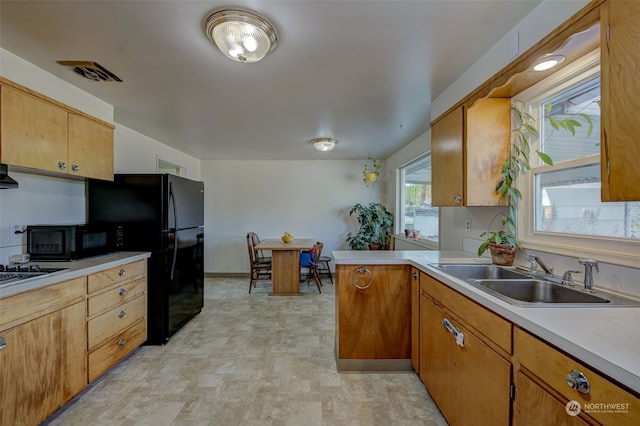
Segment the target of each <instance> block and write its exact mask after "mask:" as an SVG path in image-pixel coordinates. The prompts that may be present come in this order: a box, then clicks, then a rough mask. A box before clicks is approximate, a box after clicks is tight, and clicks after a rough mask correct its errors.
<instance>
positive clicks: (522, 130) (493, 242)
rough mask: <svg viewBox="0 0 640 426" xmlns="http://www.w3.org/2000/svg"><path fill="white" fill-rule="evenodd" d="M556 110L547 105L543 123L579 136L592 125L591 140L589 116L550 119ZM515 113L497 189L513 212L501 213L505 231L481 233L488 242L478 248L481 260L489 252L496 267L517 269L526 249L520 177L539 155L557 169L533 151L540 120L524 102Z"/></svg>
mask: <svg viewBox="0 0 640 426" xmlns="http://www.w3.org/2000/svg"><path fill="white" fill-rule="evenodd" d="M552 106H553V105H552V104H551V103H550V102H549V103H547V104H546V105H545V111H544V115H543V117H542V119H547V120H548V121H549V124H550V125H551V126H552V127H553V129H554V130H566V131H569V132H570V133H571V134H572V135H575V128H576V127H582V125H583V123H584V124H586V125H588V129H587V137H589V136H590V135H591V132H592V131H593V123H592V121H591V117H589V116H588V115H587V114H583V113H581V112H578V113H576V114H574V115H573V116H571V117H569V118H565V119H557V118H554V117H552V116H551V115H549V113H550V112H551V108H552ZM511 111H512V118H513V119H514V120H515V123H516V126H515V128H514V130H513V132H512V139H511V155H510V156H509V158H507V160H506V161H505V162H504V164H503V165H502V169H501V173H500V174H501V177H500V179H499V180H498V183H497V184H496V188H495V191H496V193H498V194H500V196H501V197H502V198H507V199H508V206H509V209H508V211H507V212H502V213H499V215H501V216H502V227H503V229H501V230H499V231H489V230H487V231H485V232H483V233H481V234H480V237H486V238H485V240H484V241H483V243H482V244H481V245H480V246H479V247H478V256H482V255H483V254H484V252H485V251H486V250H487V249H489V251H490V252H491V257H492V260H493V263H494V264H496V265H503V266H511V265H513V260H514V258H515V254H516V251H517V250H518V249H521V248H522V246H521V244H520V241H518V239H517V238H516V237H515V235H516V215H517V210H518V202H519V201H520V200H521V199H522V193H521V192H520V191H519V190H518V188H517V187H516V181H517V179H518V177H520V175H524V174H526V173H527V172H528V171H529V170H530V169H531V156H532V155H533V154H536V155H537V156H538V157H539V158H540V159H541V160H542V162H544V163H545V164H548V165H550V166H551V165H553V160H552V159H551V157H550V156H549V155H548V154H545V153H544V152H542V151H540V150H538V149H536V150H535V151H533V152H532V151H531V142H532V141H533V140H534V139H537V138H538V135H539V132H538V130H537V129H536V128H535V127H534V126H533V124H534V122H535V121H536V119H535V118H534V117H533V116H531V115H530V114H529V113H527V112H526V111H524V109H523V104H522V103H521V102H516V103H514V104H513V105H512V107H511ZM494 219H495V218H494ZM492 223H493V220H492V221H491V223H490V224H489V229H490V228H491V224H492Z"/></svg>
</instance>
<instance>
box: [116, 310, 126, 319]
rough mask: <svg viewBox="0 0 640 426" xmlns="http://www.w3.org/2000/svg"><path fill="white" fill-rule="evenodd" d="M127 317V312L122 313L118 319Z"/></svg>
mask: <svg viewBox="0 0 640 426" xmlns="http://www.w3.org/2000/svg"><path fill="white" fill-rule="evenodd" d="M126 316H127V313H126V312H125V311H120V313H119V314H118V318H124V317H126Z"/></svg>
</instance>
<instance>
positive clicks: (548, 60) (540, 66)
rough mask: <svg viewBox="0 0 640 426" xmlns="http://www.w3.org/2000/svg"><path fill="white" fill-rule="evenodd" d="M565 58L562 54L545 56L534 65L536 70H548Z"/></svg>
mask: <svg viewBox="0 0 640 426" xmlns="http://www.w3.org/2000/svg"><path fill="white" fill-rule="evenodd" d="M564 60H565V57H564V56H562V55H552V56H543V57H542V58H540V59H538V61H537V62H536V63H535V64H534V65H533V70H534V71H546V70H548V69H551V68H553V67H555V66H556V65H558V64H559V63H561V62H562V61H564Z"/></svg>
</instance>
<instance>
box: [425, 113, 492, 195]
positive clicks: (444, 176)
mask: <svg viewBox="0 0 640 426" xmlns="http://www.w3.org/2000/svg"><path fill="white" fill-rule="evenodd" d="M463 149H464V109H463V107H462V106H460V107H458V108H456V109H455V110H453V111H451V112H450V113H449V114H447V115H446V116H444V117H442V118H441V119H440V120H438V121H437V122H435V123H434V124H433V126H432V127H431V186H432V203H433V205H434V206H439V207H445V206H462V205H464V202H465V198H464V196H465V193H464V188H463V185H464V151H463ZM494 186H495V185H494Z"/></svg>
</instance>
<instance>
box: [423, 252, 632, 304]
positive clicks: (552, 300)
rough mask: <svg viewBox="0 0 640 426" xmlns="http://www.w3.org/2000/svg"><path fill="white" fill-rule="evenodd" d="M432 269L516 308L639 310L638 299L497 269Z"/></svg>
mask: <svg viewBox="0 0 640 426" xmlns="http://www.w3.org/2000/svg"><path fill="white" fill-rule="evenodd" d="M430 266H432V267H434V268H436V269H438V270H440V271H442V272H444V273H446V274H448V275H451V276H454V277H456V278H459V279H462V280H464V281H466V282H468V283H470V284H472V285H474V286H475V287H477V288H479V289H482V290H484V291H486V292H487V293H489V294H492V295H493V296H495V297H497V298H499V299H501V300H503V301H505V302H508V303H510V304H512V305H516V306H526V307H545V306H547V307H551V306H553V307H560V306H567V307H569V306H570V307H585V306H589V307H609V306H611V307H613V306H640V301H637V300H635V299H631V298H627V297H622V296H618V295H614V294H611V293H606V292H602V291H598V292H586V291H584V290H582V289H581V287H578V286H575V287H570V286H566V285H561V284H556V283H554V282H551V281H546V280H544V279H541V278H536V277H532V276H531V275H527V274H526V273H523V272H518V271H514V270H512V269H509V268H504V267H500V266H496V265H477V264H443V263H434V264H431V265H430Z"/></svg>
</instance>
